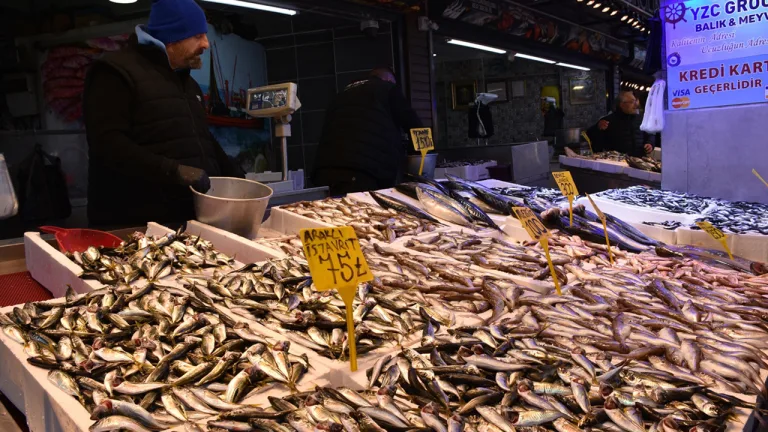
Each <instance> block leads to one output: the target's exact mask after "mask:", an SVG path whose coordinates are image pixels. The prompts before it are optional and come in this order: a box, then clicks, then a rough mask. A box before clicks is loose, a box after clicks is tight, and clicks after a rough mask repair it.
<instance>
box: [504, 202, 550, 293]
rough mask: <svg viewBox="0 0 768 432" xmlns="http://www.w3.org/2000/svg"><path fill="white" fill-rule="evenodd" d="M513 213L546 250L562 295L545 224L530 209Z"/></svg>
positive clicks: (515, 210) (515, 208) (514, 209)
mask: <svg viewBox="0 0 768 432" xmlns="http://www.w3.org/2000/svg"><path fill="white" fill-rule="evenodd" d="M512 211H514V212H515V215H517V219H518V220H520V223H521V224H522V225H523V228H525V230H526V231H528V235H530V236H531V238H532V239H534V240H537V241H538V242H539V243H540V244H541V247H542V248H544V254H545V255H546V256H547V263H548V264H549V272H550V274H551V275H552V280H553V281H555V289H556V290H557V295H562V291H560V280H558V278H557V273H555V265H554V264H552V258H551V257H550V256H549V231H547V228H546V227H545V226H544V224H542V223H541V221H540V220H539V218H537V217H536V215H535V214H534V213H533V211H532V210H531V209H529V208H528V207H512Z"/></svg>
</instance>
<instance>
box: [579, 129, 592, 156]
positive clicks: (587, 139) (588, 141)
mask: <svg viewBox="0 0 768 432" xmlns="http://www.w3.org/2000/svg"><path fill="white" fill-rule="evenodd" d="M581 137H582V138H584V141H586V142H587V145H589V154H595V152H594V151H592V140H591V139H589V135H587V133H586V132H582V133H581Z"/></svg>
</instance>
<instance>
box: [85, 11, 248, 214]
mask: <svg viewBox="0 0 768 432" xmlns="http://www.w3.org/2000/svg"><path fill="white" fill-rule="evenodd" d="M207 31H208V24H207V22H206V18H205V12H203V10H202V9H201V8H200V6H198V5H197V3H195V1H194V0H154V1H153V3H152V9H151V12H150V15H149V22H148V24H147V25H146V26H143V25H139V26H137V27H136V32H135V34H133V35H132V36H131V40H130V41H129V45H128V47H127V48H126V49H124V50H122V51H120V52H117V53H111V54H107V55H106V56H104V57H103V58H101V59H100V60H98V61H97V62H96V63H94V65H93V67H92V68H91V69H90V71H89V73H88V76H87V78H86V85H85V94H84V99H83V111H84V116H85V127H86V134H87V139H88V147H89V150H88V151H89V173H88V218H89V221H90V224H91V225H95V226H108V225H115V226H117V225H125V224H145V223H146V222H148V221H157V222H184V221H186V220H188V219H191V218H194V208H193V204H192V192H191V191H190V190H189V186H192V187H194V188H195V189H196V190H198V191H200V192H207V191H208V189H209V188H210V180H209V178H208V176H226V177H243V172H242V170H241V169H240V168H239V167H237V166H236V165H235V164H234V163H233V162H232V161H231V160H230V159H229V157H228V156H227V155H226V153H224V150H223V149H222V148H221V146H220V145H219V143H218V142H216V139H215V138H214V137H213V135H211V133H210V131H209V130H208V124H207V114H206V110H205V106H204V103H205V102H204V99H203V93H202V91H201V90H200V86H198V84H197V83H196V82H195V80H194V79H193V78H192V77H191V76H190V71H191V70H192V69H200V68H201V67H202V65H203V61H202V58H201V56H202V54H203V53H204V52H205V50H207V49H208V48H209V45H208V38H207V36H206V33H207Z"/></svg>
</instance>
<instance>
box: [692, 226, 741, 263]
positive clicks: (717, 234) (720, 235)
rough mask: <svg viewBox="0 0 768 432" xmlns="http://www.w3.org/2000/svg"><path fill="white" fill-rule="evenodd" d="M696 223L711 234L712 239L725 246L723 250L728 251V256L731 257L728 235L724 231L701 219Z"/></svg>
mask: <svg viewBox="0 0 768 432" xmlns="http://www.w3.org/2000/svg"><path fill="white" fill-rule="evenodd" d="M696 225H698V226H699V228H701V229H703V230H704V231H706V232H707V234H709V235H710V236H712V238H713V239H715V240H717V241H719V242H720V244H722V245H723V247H724V248H725V251H726V252H728V256H729V257H731V259H733V254H732V253H731V249H730V248H729V247H728V237H727V236H726V235H725V233H724V232H722V231H720V230H719V229H718V228H717V227H715V226H714V225H712V224H711V223H709V222H707V221H701V222H696Z"/></svg>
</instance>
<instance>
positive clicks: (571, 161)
mask: <svg viewBox="0 0 768 432" xmlns="http://www.w3.org/2000/svg"><path fill="white" fill-rule="evenodd" d="M559 160H560V164H561V165H565V166H572V167H575V168H582V167H583V164H584V162H587V160H586V159H582V158H572V157H568V156H560V158H559Z"/></svg>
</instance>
